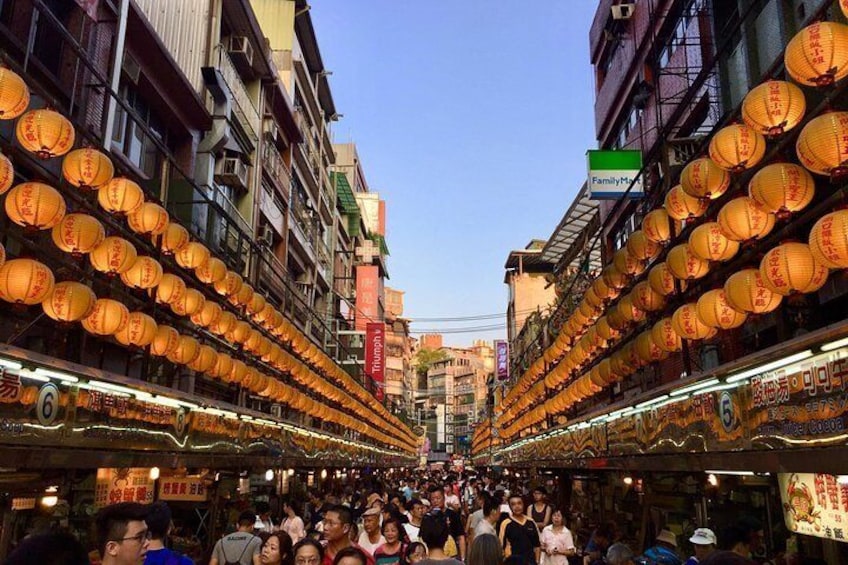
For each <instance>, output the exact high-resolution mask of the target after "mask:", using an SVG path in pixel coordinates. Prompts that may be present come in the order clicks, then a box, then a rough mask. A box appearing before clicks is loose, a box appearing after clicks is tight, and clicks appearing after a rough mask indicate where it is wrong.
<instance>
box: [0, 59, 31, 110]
mask: <svg viewBox="0 0 848 565" xmlns="http://www.w3.org/2000/svg"><path fill="white" fill-rule="evenodd" d="M27 107H29V88H27V85H26V82H24V79H22V78H21V76H20V75H19V74H18V73H16V72H14V71H12V70H11V69H7V68H5V67H0V120H14V119H15V118H17V117H18V116H20V115H21V114H23V113H24V112H26V109H27Z"/></svg>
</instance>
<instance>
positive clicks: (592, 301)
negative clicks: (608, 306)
mask: <svg viewBox="0 0 848 565" xmlns="http://www.w3.org/2000/svg"><path fill="white" fill-rule="evenodd" d="M583 300H585V301H586V302H587V303H588V304H589V305H590V306H593V307H595V308H600V306H601V305H602V304H603V303H604V301H603V299H601V298H600V297H599V296H598V295H597V293H595V289H594V288H592V287H591V286H590V287H589V288H588V289H586V293H585V294H584V295H583Z"/></svg>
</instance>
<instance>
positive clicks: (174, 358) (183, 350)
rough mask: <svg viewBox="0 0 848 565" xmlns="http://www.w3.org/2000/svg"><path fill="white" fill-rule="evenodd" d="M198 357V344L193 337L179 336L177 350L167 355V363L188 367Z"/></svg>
mask: <svg viewBox="0 0 848 565" xmlns="http://www.w3.org/2000/svg"><path fill="white" fill-rule="evenodd" d="M199 356H200V343H199V342H198V341H197V340H196V339H194V338H193V337H190V336H187V335H181V336H180V339H179V342H178V343H177V348H176V349H174V351H172V352H171V354H170V355H168V361H170V362H171V363H176V364H177V365H188V364H189V363H191V362H192V361H194V360H195V359H197V358H198V357H199Z"/></svg>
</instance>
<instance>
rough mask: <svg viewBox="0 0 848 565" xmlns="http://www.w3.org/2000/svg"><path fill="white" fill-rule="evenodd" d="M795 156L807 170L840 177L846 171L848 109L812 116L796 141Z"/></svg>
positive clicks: (847, 160) (836, 178) (834, 178)
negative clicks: (846, 110) (796, 155)
mask: <svg viewBox="0 0 848 565" xmlns="http://www.w3.org/2000/svg"><path fill="white" fill-rule="evenodd" d="M795 152H796V153H797V154H798V160H799V161H800V162H801V164H802V165H804V168H806V169H807V170H808V171H810V172H812V173H815V174H817V175H830V178H831V180H834V181H836V180H839V179H841V178H842V177H844V176H845V175H846V174H848V166H847V165H848V159H846V158H845V155H848V112H828V113H826V114H822V115H821V116H818V117H816V118H813V119H812V120H810V121H809V122H807V125H805V126H804V129H802V130H801V133H800V135H798V140H797V141H796V142H795Z"/></svg>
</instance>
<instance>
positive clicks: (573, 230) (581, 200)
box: [541, 183, 602, 272]
mask: <svg viewBox="0 0 848 565" xmlns="http://www.w3.org/2000/svg"><path fill="white" fill-rule="evenodd" d="M600 229H601V222H600V217H599V210H598V203H597V202H596V201H594V200H590V199H589V195H588V187H587V185H586V183H583V186H582V187H581V188H580V192H579V193H578V194H577V197H576V198H575V199H574V201H573V202H572V203H571V206H569V207H568V210H567V211H566V212H565V215H564V216H563V217H562V220H560V222H559V225H558V226H557V227H556V229H555V230H554V232H553V233H552V234H551V237H550V238H548V243H547V244H546V245H545V247H544V249H542V256H541V259H542V260H544V261H547V262H550V263H553V264H554V265H556V267H555V268H554V272H560V271H562V270H563V269H565V268H566V267H568V266H575V267H576V266H578V265H580V263H581V261H582V259H583V258H584V255H585V253H586V251H589V248H590V247H591V251H590V252H589V265H588V270H590V271H591V270H599V269H600V268H601V267H602V263H601V245H600V242H597V243H596V242H595V241H594V240H595V236H596V235H597V234H598V233H599V232H600ZM593 243H594V246H593Z"/></svg>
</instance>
